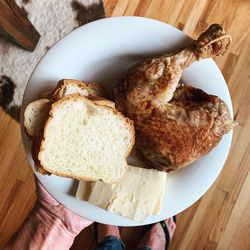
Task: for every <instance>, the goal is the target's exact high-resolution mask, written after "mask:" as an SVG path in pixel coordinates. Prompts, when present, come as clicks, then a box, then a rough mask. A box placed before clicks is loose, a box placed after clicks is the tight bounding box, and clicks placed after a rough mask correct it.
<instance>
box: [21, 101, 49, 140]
mask: <svg viewBox="0 0 250 250" xmlns="http://www.w3.org/2000/svg"><path fill="white" fill-rule="evenodd" d="M38 103H39V104H38ZM40 104H42V112H41V115H42V116H44V120H45V119H46V117H47V115H48V111H49V108H50V105H51V101H50V100H48V99H38V100H35V101H33V102H31V103H29V104H28V105H27V107H26V108H25V111H24V128H25V132H26V134H27V135H28V137H29V138H31V139H32V138H33V137H37V136H38V135H39V134H40V130H41V129H42V128H43V125H44V124H43V123H42V124H38V125H37V127H38V131H37V132H35V133H33V131H31V130H30V129H29V121H28V120H29V114H28V111H29V106H30V105H40Z"/></svg>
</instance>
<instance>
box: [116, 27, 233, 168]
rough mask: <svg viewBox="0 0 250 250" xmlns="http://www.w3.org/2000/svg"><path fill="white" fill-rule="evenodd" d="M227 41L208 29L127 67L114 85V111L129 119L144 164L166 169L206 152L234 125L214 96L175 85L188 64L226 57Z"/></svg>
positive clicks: (221, 33) (217, 30) (219, 32)
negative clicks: (178, 46) (184, 44)
mask: <svg viewBox="0 0 250 250" xmlns="http://www.w3.org/2000/svg"><path fill="white" fill-rule="evenodd" d="M230 44H231V37H230V36H228V35H225V32H224V30H223V29H222V27H221V26H220V25H218V24H213V25H211V26H210V27H209V28H208V30H207V31H205V32H204V33H202V34H201V35H200V37H199V38H198V39H197V40H196V41H193V43H192V44H191V45H190V46H188V47H186V48H183V49H180V50H178V51H174V52H172V53H167V54H164V55H161V56H158V57H155V58H149V59H146V60H143V61H141V62H139V63H137V64H136V65H134V66H132V67H131V68H130V69H129V70H128V71H127V72H126V73H125V74H124V75H123V77H122V78H121V80H120V82H119V83H118V84H117V85H116V86H115V87H114V92H113V93H114V98H115V102H116V107H117V109H118V110H119V111H121V112H122V113H123V114H124V115H126V116H128V117H129V118H130V119H132V120H133V121H134V125H135V131H136V146H137V148H138V149H139V150H140V151H141V152H142V154H143V156H144V157H145V160H146V162H147V163H150V165H151V166H153V167H154V168H156V169H159V170H164V171H167V172H169V171H171V170H176V169H178V168H181V167H184V166H187V165H188V164H190V163H191V162H193V161H195V160H197V159H199V158H200V157H202V156H204V155H206V154H208V153H209V152H210V151H211V150H212V149H213V148H214V147H215V146H216V145H217V144H218V143H219V141H220V140H221V138H222V136H223V135H224V134H226V133H228V132H229V131H230V130H231V129H232V127H233V125H234V122H233V121H232V119H231V117H230V113H229V110H228V108H227V106H226V104H225V103H224V101H222V100H221V99H220V98H219V97H217V96H213V95H208V94H207V93H205V92H204V91H202V90H200V89H197V88H193V87H191V86H183V85H180V84H179V80H180V77H181V74H182V71H183V70H184V69H185V68H186V67H188V66H189V65H190V64H192V63H193V62H195V61H197V60H200V59H203V58H209V57H213V56H218V55H223V54H225V53H226V51H227V49H228V47H229V46H230Z"/></svg>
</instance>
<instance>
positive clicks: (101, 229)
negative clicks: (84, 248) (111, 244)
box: [97, 224, 121, 243]
mask: <svg viewBox="0 0 250 250" xmlns="http://www.w3.org/2000/svg"><path fill="white" fill-rule="evenodd" d="M97 231H98V239H97V240H98V243H100V242H101V241H102V240H103V239H104V238H105V237H107V236H115V237H117V238H119V239H120V238H121V237H120V232H119V229H118V227H117V226H111V225H105V224H98V228H97Z"/></svg>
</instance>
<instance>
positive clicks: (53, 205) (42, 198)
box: [4, 181, 93, 250]
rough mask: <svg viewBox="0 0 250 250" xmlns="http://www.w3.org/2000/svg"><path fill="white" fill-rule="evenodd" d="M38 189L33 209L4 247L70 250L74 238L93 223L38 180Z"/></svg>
mask: <svg viewBox="0 0 250 250" xmlns="http://www.w3.org/2000/svg"><path fill="white" fill-rule="evenodd" d="M36 188H37V202H36V204H35V206H34V208H33V209H32V211H31V212H30V214H29V216H28V217H27V218H26V220H25V221H24V223H23V224H22V226H21V228H20V229H19V230H18V231H17V232H16V233H15V234H14V235H13V236H12V238H11V239H10V241H9V242H8V243H7V245H6V246H5V247H4V250H7V249H32V250H36V249H37V250H38V249H39V250H43V249H44V250H45V249H54V250H57V249H58V250H59V249H60V250H64V249H69V248H70V246H71V245H72V244H73V242H74V239H75V237H76V236H77V235H78V234H79V233H80V232H81V231H82V230H83V229H84V228H86V227H88V226H89V225H90V224H92V223H93V221H91V220H88V219H86V218H83V217H81V216H79V215H77V214H75V213H73V212H71V211H70V210H69V209H67V208H66V207H64V206H63V205H61V204H60V203H59V202H57V201H56V200H55V199H54V198H53V197H52V196H51V195H50V194H49V193H48V192H47V191H46V190H45V188H44V187H43V186H42V184H41V183H39V182H38V181H36Z"/></svg>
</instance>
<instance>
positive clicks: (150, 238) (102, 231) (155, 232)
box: [98, 217, 176, 250]
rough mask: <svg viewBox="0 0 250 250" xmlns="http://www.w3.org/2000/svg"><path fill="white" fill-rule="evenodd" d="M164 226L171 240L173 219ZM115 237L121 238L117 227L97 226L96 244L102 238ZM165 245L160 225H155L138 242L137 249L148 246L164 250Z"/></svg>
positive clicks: (173, 229) (173, 227)
mask: <svg viewBox="0 0 250 250" xmlns="http://www.w3.org/2000/svg"><path fill="white" fill-rule="evenodd" d="M165 223H166V226H167V228H168V232H169V235H170V240H171V239H172V238H173V235H174V232H175V228H176V224H175V222H174V220H173V217H171V218H169V219H167V220H165ZM111 235H112V236H115V237H117V238H119V239H120V238H121V236H120V232H119V229H118V227H117V226H111V225H104V224H99V225H98V243H100V242H101V241H102V239H103V238H105V237H107V236H111ZM165 245H166V237H165V234H164V231H163V229H162V226H161V225H160V223H156V224H155V225H154V226H153V227H152V228H151V230H149V231H148V232H147V233H146V234H145V235H144V236H143V237H142V238H141V240H140V242H139V244H138V246H137V248H140V247H143V246H148V247H151V248H152V249H153V250H163V249H165Z"/></svg>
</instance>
